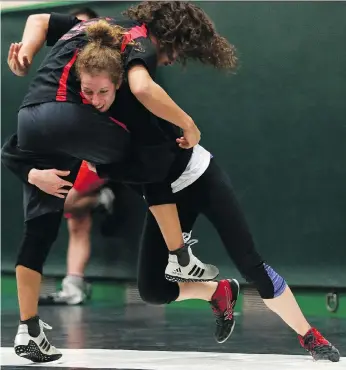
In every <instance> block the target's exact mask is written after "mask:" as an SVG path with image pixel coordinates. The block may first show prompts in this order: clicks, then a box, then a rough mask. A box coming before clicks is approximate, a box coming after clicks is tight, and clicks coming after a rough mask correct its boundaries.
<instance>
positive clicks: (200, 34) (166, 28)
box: [123, 1, 238, 70]
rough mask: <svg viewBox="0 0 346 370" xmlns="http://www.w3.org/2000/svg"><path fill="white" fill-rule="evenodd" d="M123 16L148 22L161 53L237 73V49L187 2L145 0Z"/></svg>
mask: <svg viewBox="0 0 346 370" xmlns="http://www.w3.org/2000/svg"><path fill="white" fill-rule="evenodd" d="M123 14H124V15H125V16H127V17H129V18H130V19H133V20H136V21H138V22H140V23H144V24H145V25H146V26H147V27H148V30H149V33H150V34H151V35H153V36H154V37H155V38H156V39H157V41H158V44H159V47H160V50H161V51H162V52H165V53H167V55H168V57H169V58H170V59H173V55H174V52H175V53H177V54H178V59H177V61H178V62H180V63H182V64H185V63H186V61H187V59H194V60H199V61H200V62H202V63H204V64H211V65H212V66H214V67H216V68H219V69H228V70H234V69H235V68H236V66H237V60H238V59H237V57H236V50H235V47H234V46H233V45H231V44H230V43H229V42H228V41H227V40H226V39H225V38H224V37H222V36H220V35H219V34H218V33H217V32H216V29H215V26H214V24H213V22H212V21H211V20H210V18H209V17H208V16H207V15H206V13H205V12H204V11H203V10H202V9H201V8H199V7H198V6H196V5H194V4H192V3H189V2H185V1H143V2H141V3H140V4H138V5H135V6H132V7H130V8H129V9H128V10H126V11H125V12H123Z"/></svg>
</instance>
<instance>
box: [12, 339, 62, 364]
mask: <svg viewBox="0 0 346 370" xmlns="http://www.w3.org/2000/svg"><path fill="white" fill-rule="evenodd" d="M14 351H15V352H16V355H17V356H19V357H22V358H26V359H27V360H30V361H32V362H52V361H56V360H59V358H61V356H62V354H56V355H45V354H44V353H42V352H41V350H40V348H39V347H38V345H37V344H36V343H35V342H34V341H32V340H30V341H29V343H28V345H26V346H16V347H14Z"/></svg>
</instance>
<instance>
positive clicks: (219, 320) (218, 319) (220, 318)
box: [211, 300, 223, 326]
mask: <svg viewBox="0 0 346 370" xmlns="http://www.w3.org/2000/svg"><path fill="white" fill-rule="evenodd" d="M211 304H212V306H211V309H212V310H213V314H214V316H215V318H216V325H218V326H222V323H223V315H222V313H221V311H220V309H219V306H218V305H217V301H216V300H214V301H212V302H211Z"/></svg>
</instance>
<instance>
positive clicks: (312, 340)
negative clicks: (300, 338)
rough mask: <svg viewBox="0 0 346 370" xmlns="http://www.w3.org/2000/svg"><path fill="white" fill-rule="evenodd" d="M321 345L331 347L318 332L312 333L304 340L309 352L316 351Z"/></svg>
mask: <svg viewBox="0 0 346 370" xmlns="http://www.w3.org/2000/svg"><path fill="white" fill-rule="evenodd" d="M321 345H322V346H325V345H329V342H328V341H327V340H326V339H325V338H324V337H323V336H322V334H321V333H319V332H318V331H317V330H313V331H310V333H309V334H308V335H306V337H305V338H304V347H306V348H307V349H308V350H314V348H316V347H318V346H321Z"/></svg>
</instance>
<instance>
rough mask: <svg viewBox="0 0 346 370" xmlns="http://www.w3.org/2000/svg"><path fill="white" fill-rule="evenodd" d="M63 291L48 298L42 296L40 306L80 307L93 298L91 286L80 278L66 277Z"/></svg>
mask: <svg viewBox="0 0 346 370" xmlns="http://www.w3.org/2000/svg"><path fill="white" fill-rule="evenodd" d="M61 285H62V289H61V290H60V291H58V292H56V293H51V294H49V295H47V296H41V297H40V299H39V305H40V306H48V305H78V304H83V303H85V302H87V301H88V300H90V298H91V284H89V283H87V282H85V280H84V279H83V278H81V277H78V276H66V277H65V278H64V279H63V281H62V284H61Z"/></svg>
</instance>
